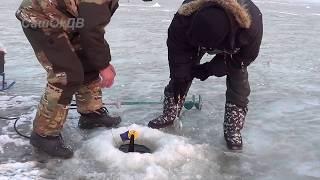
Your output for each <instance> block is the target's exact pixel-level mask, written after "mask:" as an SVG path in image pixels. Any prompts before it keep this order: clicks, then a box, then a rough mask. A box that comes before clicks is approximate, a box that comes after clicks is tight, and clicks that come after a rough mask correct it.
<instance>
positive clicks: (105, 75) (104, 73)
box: [100, 64, 116, 88]
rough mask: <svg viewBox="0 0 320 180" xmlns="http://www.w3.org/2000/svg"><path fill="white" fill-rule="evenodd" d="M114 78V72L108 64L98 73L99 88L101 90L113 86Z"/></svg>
mask: <svg viewBox="0 0 320 180" xmlns="http://www.w3.org/2000/svg"><path fill="white" fill-rule="evenodd" d="M115 77H116V70H115V69H114V67H113V66H112V65H111V64H110V65H109V66H108V67H106V68H104V69H102V70H101V71H100V78H101V82H100V84H101V85H100V86H101V87H102V88H110V87H111V86H112V85H113V82H114V78H115Z"/></svg>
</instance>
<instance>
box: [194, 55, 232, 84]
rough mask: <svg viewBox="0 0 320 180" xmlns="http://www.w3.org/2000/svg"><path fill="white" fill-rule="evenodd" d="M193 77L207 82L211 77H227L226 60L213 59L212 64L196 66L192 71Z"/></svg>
mask: <svg viewBox="0 0 320 180" xmlns="http://www.w3.org/2000/svg"><path fill="white" fill-rule="evenodd" d="M192 74H193V77H195V78H197V79H200V80H201V81H205V80H206V79H208V77H210V76H216V77H223V76H225V75H227V66H226V63H225V60H224V58H220V57H217V58H213V59H212V60H211V61H210V62H206V63H203V64H200V65H196V66H194V67H193V69H192Z"/></svg>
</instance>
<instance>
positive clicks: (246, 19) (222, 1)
mask: <svg viewBox="0 0 320 180" xmlns="http://www.w3.org/2000/svg"><path fill="white" fill-rule="evenodd" d="M208 2H212V3H215V4H217V5H218V6H220V7H222V8H223V9H225V10H226V11H227V12H229V13H231V14H232V15H233V17H234V18H235V20H236V21H237V23H238V24H239V25H240V27H242V28H249V27H250V26H251V16H250V14H249V12H248V10H247V9H246V6H245V4H240V3H239V2H238V1H237V0H194V1H191V2H188V3H186V4H183V5H182V6H181V7H180V8H179V10H178V13H179V14H181V15H184V16H190V15H191V14H192V13H194V12H196V11H197V10H199V9H201V8H202V7H203V6H204V5H205V4H206V3H208Z"/></svg>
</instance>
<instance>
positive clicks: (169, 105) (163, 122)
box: [148, 90, 185, 129]
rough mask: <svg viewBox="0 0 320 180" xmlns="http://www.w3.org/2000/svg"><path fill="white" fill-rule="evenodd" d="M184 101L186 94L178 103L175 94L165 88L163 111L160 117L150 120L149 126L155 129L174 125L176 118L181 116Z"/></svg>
mask: <svg viewBox="0 0 320 180" xmlns="http://www.w3.org/2000/svg"><path fill="white" fill-rule="evenodd" d="M184 101H185V96H184V97H183V98H181V99H180V100H179V101H178V103H177V104H176V103H175V101H174V96H173V94H170V93H168V92H166V90H165V93H164V100H163V113H162V114H161V115H160V116H159V117H157V118H155V119H153V120H152V121H150V122H149V124H148V126H149V127H150V128H153V129H160V128H165V127H168V126H171V125H173V122H174V120H175V119H176V118H178V117H179V116H180V112H181V110H182V107H183V104H184Z"/></svg>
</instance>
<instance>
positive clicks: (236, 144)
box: [223, 102, 248, 150]
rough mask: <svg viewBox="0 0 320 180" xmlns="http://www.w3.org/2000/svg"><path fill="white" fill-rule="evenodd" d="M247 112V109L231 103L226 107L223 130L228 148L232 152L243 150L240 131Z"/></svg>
mask: <svg viewBox="0 0 320 180" xmlns="http://www.w3.org/2000/svg"><path fill="white" fill-rule="evenodd" d="M247 112H248V108H247V107H239V106H237V105H235V104H233V103H229V102H227V103H226V105H225V115H224V123H223V130H224V138H225V140H226V143H227V147H228V148H229V149H230V150H241V149H242V144H243V143H242V136H241V132H240V131H241V130H242V128H243V125H244V122H245V117H246V115H247Z"/></svg>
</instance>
